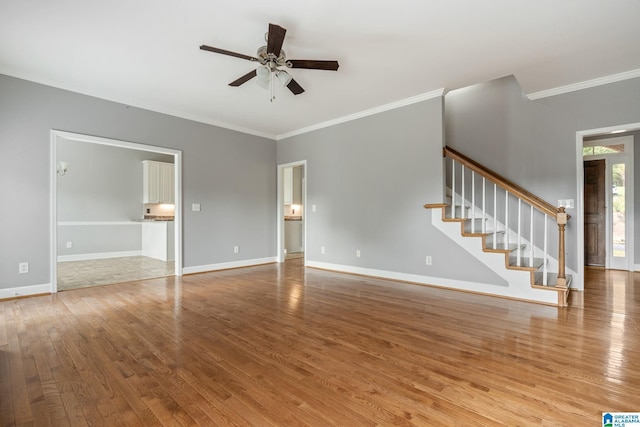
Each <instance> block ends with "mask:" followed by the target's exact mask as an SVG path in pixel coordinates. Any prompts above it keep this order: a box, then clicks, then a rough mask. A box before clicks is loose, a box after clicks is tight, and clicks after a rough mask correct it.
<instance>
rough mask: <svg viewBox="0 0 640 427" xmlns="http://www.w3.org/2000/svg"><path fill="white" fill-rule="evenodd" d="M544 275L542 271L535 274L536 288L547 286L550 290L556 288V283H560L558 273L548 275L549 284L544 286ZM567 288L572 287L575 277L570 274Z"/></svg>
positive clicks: (567, 277)
mask: <svg viewBox="0 0 640 427" xmlns="http://www.w3.org/2000/svg"><path fill="white" fill-rule="evenodd" d="M543 275H544V273H543V272H542V271H538V272H536V274H535V279H534V285H536V286H546V287H550V288H555V286H556V282H557V281H558V273H547V284H546V285H543V284H542V278H543ZM566 280H567V287H569V286H571V281H572V280H573V277H572V276H571V275H570V274H567V275H566Z"/></svg>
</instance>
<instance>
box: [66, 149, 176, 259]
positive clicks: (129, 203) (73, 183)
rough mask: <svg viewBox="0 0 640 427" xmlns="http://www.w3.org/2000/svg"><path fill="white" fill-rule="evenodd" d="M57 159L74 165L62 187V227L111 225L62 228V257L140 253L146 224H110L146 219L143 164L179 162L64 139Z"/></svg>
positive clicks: (145, 152)
mask: <svg viewBox="0 0 640 427" xmlns="http://www.w3.org/2000/svg"><path fill="white" fill-rule="evenodd" d="M57 158H58V160H59V161H64V162H65V163H67V164H68V165H69V166H68V171H67V172H66V173H65V174H64V175H58V178H57V181H56V187H57V188H56V193H57V202H58V203H57V215H58V221H59V222H63V223H64V222H78V221H79V222H84V221H91V222H96V221H97V222H107V224H97V225H96V224H92V225H77V224H72V225H69V224H65V225H61V226H59V227H58V256H64V255H78V254H93V253H108V252H123V251H140V250H141V249H142V235H141V224H140V223H131V224H127V225H123V224H108V222H121V221H129V220H131V219H132V218H142V215H143V205H142V160H156V161H162V162H167V163H173V156H170V155H166V154H159V153H151V152H148V151H139V150H132V149H126V148H119V147H112V146H108V145H100V144H92V143H87V142H79V141H68V140H64V139H60V140H59V141H58V144H57ZM67 242H71V243H72V247H71V248H67V247H66V243H67Z"/></svg>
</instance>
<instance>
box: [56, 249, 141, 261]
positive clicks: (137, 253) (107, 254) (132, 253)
mask: <svg viewBox="0 0 640 427" xmlns="http://www.w3.org/2000/svg"><path fill="white" fill-rule="evenodd" d="M127 256H142V251H121V252H101V253H95V254H77V255H58V262H67V261H87V260H91V259H106V258H122V257H127Z"/></svg>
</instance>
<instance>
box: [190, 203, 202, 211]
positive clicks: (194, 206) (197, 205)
mask: <svg viewBox="0 0 640 427" xmlns="http://www.w3.org/2000/svg"><path fill="white" fill-rule="evenodd" d="M191 210H192V211H193V212H200V203H192V204H191Z"/></svg>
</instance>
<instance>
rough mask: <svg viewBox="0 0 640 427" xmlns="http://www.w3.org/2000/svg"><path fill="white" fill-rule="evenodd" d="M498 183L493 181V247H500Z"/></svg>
mask: <svg viewBox="0 0 640 427" xmlns="http://www.w3.org/2000/svg"><path fill="white" fill-rule="evenodd" d="M497 241H498V185H497V184H496V183H495V182H494V183H493V249H498V243H497Z"/></svg>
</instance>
